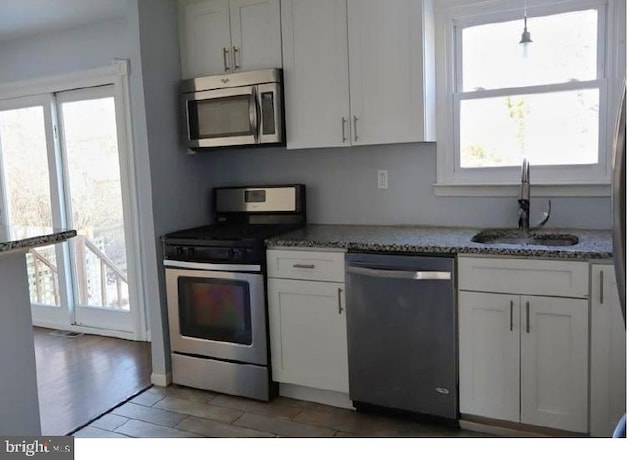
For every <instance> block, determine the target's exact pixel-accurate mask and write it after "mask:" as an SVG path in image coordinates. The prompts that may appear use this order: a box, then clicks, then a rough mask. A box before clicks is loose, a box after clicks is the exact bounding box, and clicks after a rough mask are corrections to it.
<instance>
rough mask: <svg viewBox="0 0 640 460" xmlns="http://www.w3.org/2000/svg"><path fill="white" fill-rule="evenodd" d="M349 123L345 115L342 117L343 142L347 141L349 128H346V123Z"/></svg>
mask: <svg viewBox="0 0 640 460" xmlns="http://www.w3.org/2000/svg"><path fill="white" fill-rule="evenodd" d="M346 124H347V119H346V118H345V117H342V142H343V143H344V142H347V129H346V128H345V125H346Z"/></svg>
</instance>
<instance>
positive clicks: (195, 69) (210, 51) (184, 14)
mask: <svg viewBox="0 0 640 460" xmlns="http://www.w3.org/2000/svg"><path fill="white" fill-rule="evenodd" d="M180 37H181V40H180V45H181V46H180V48H181V50H180V51H181V56H182V76H183V78H194V77H200V76H203V75H216V74H222V73H225V72H227V71H230V70H231V33H230V28H229V0H203V1H189V0H183V1H182V2H181V3H180Z"/></svg>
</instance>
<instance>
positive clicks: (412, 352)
mask: <svg viewBox="0 0 640 460" xmlns="http://www.w3.org/2000/svg"><path fill="white" fill-rule="evenodd" d="M346 264H347V279H346V283H347V284H346V302H347V337H348V346H349V394H350V397H351V399H352V400H353V401H354V405H355V406H356V407H357V408H358V407H366V406H367V405H373V406H378V407H386V408H392V409H399V410H403V411H410V412H414V413H419V414H426V415H430V416H436V417H443V418H447V419H453V420H456V419H457V418H458V376H457V368H458V366H457V326H456V324H457V315H456V309H455V302H454V299H455V295H454V293H455V286H454V281H455V280H454V273H455V271H454V259H453V258H452V257H431V256H420V255H418V256H412V255H383V254H361V253H348V254H347V257H346Z"/></svg>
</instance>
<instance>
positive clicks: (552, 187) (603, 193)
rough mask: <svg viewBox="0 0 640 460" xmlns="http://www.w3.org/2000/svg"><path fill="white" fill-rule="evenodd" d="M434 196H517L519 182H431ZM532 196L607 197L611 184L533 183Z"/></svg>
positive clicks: (609, 194)
mask: <svg viewBox="0 0 640 460" xmlns="http://www.w3.org/2000/svg"><path fill="white" fill-rule="evenodd" d="M433 190H434V192H435V195H436V196H495V197H503V196H504V197H517V196H518V193H519V191H520V184H447V185H443V184H433ZM531 196H532V197H572V196H576V197H608V196H611V184H535V185H533V186H532V187H531Z"/></svg>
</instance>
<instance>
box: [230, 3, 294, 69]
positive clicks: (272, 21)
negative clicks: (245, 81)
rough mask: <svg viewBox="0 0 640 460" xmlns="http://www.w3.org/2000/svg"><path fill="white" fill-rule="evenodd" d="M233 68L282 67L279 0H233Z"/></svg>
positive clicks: (231, 6)
mask: <svg viewBox="0 0 640 460" xmlns="http://www.w3.org/2000/svg"><path fill="white" fill-rule="evenodd" d="M229 7H230V21H231V44H232V50H231V51H232V54H233V70H234V72H235V71H243V70H257V69H266V68H271V67H282V51H281V49H282V44H281V39H280V1H279V0H230V2H229Z"/></svg>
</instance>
